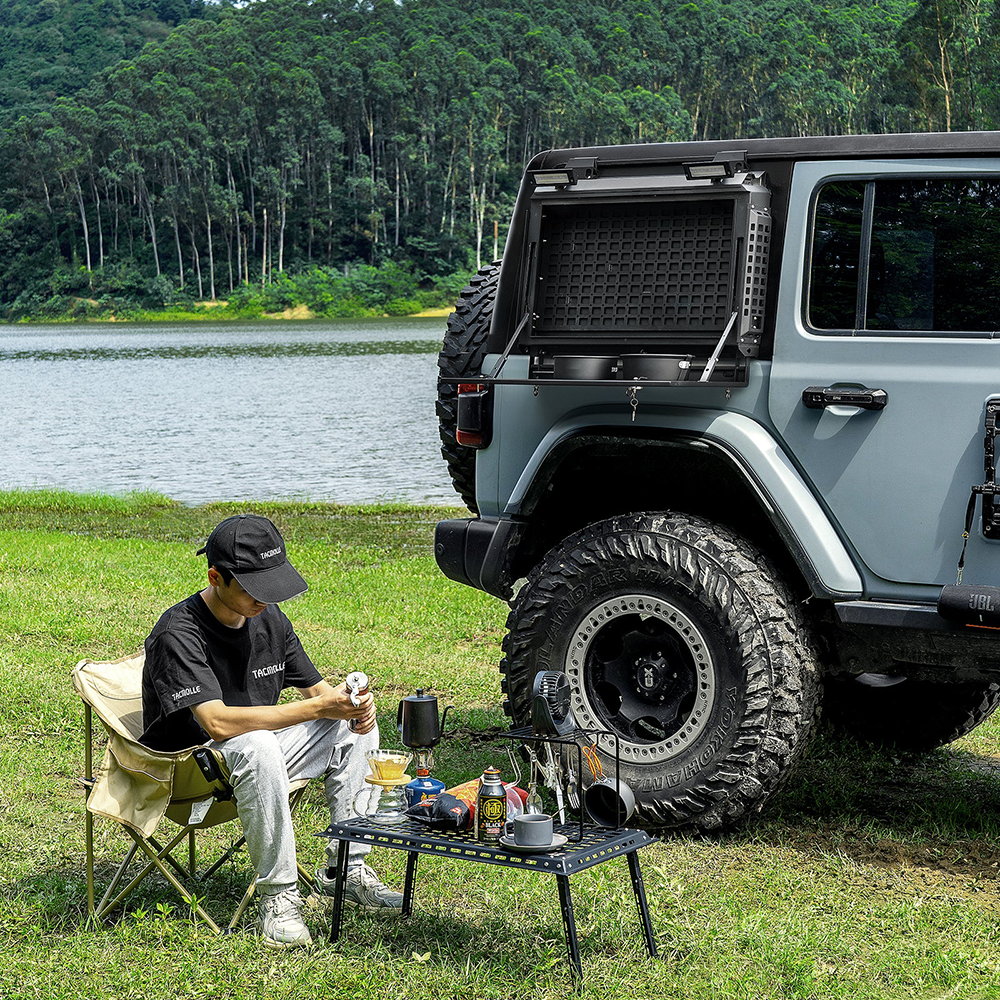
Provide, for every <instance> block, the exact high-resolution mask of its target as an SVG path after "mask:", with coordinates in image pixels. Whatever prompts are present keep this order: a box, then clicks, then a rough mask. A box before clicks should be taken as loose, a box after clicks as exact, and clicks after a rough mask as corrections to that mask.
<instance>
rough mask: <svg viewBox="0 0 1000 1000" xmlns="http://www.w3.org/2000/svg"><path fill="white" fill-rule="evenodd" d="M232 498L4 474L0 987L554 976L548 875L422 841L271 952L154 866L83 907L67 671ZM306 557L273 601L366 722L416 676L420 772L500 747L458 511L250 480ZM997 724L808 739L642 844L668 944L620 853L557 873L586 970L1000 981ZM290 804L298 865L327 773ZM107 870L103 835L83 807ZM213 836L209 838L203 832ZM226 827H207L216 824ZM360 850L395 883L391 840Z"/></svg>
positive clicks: (169, 582)
mask: <svg viewBox="0 0 1000 1000" xmlns="http://www.w3.org/2000/svg"><path fill="white" fill-rule="evenodd" d="M237 509H247V507H246V506H243V507H237V506H235V505H217V506H212V507H201V508H195V509H192V508H186V507H182V506H180V505H176V504H173V503H171V502H170V501H167V500H165V499H163V498H160V497H155V496H141V497H131V498H126V499H110V498H99V497H73V496H68V495H62V494H52V493H8V494H0V580H2V584H0V623H2V625H0V685H2V692H3V704H4V711H3V714H2V717H0V719H2V721H0V725H2V735H3V739H2V742H0V747H2V749H0V851H2V858H3V860H4V869H3V889H2V893H0V942H2V945H0V947H2V951H3V961H2V963H0V998H3V1000H7V998H21V997H37V998H45V1000H49V998H62V997H67V998H68V997H76V996H83V997H103V996H108V997H113V998H133V997H134V998H137V1000H139V998H141V1000H153V998H170V1000H185V998H244V997H245V998H247V1000H250V998H253V1000H258V998H260V997H272V996H273V997H302V998H310V1000H312V998H315V997H318V996H333V997H365V998H366V1000H382V998H385V1000H403V998H406V1000H417V998H425V997H426V998H431V997H435V998H456V1000H457V998H463V1000H464V998H517V1000H521V998H556V997H564V996H567V995H570V994H572V992H573V990H574V982H573V978H572V976H571V974H570V972H569V969H568V967H567V963H566V960H565V942H564V936H563V928H562V922H561V917H560V912H559V905H558V899H557V895H556V891H555V885H554V883H553V880H552V879H551V877H550V876H545V875H538V874H525V873H513V872H507V871H505V870H504V869H495V868H491V867H488V866H478V865H477V866H470V865H463V864H462V863H460V862H455V861H451V860H445V859H439V858H433V859H431V858H425V859H423V860H422V861H421V865H420V880H419V884H418V895H417V899H416V903H415V913H414V916H413V917H412V918H411V919H410V920H408V921H401V920H395V921H392V920H385V919H380V918H377V917H371V916H363V915H359V914H357V913H355V912H354V911H349V912H348V913H347V914H346V917H345V923H344V931H343V935H342V938H341V941H340V942H339V943H338V944H337V945H335V946H331V945H329V944H328V943H327V942H326V940H325V938H326V934H327V931H328V914H327V913H326V911H324V910H322V909H316V910H310V915H309V921H310V923H311V926H312V930H313V936H314V938H316V944H315V945H314V947H313V948H312V949H311V950H310V951H309V952H308V953H301V952H298V953H288V954H276V953H274V952H271V951H267V950H265V949H263V948H262V947H261V946H260V945H259V943H258V942H257V940H256V939H255V938H254V936H253V935H252V934H251V933H249V923H248V925H247V928H246V931H244V932H240V933H237V934H235V935H232V936H228V937H224V938H216V937H213V936H211V935H210V934H208V933H207V932H206V930H205V928H204V927H199V926H197V925H195V924H194V923H193V922H192V921H191V920H190V917H189V915H188V913H187V907H186V905H185V904H184V903H182V902H180V901H179V900H178V899H177V898H176V897H175V896H174V895H173V894H172V892H171V891H170V890H169V888H168V887H167V886H166V884H165V883H163V882H158V881H152V882H149V883H148V884H147V887H146V888H145V889H144V890H142V891H141V893H140V894H139V895H138V896H137V897H134V898H133V901H132V902H130V903H129V904H128V905H127V906H126V907H125V908H124V910H123V911H121V912H119V913H117V914H116V915H115V917H114V919H113V920H112V921H111V922H110V923H109V924H108V925H106V926H104V927H101V928H96V927H93V926H91V924H90V923H89V922H88V918H87V912H86V903H85V885H84V861H83V858H84V850H83V797H82V794H81V792H80V789H79V787H78V785H77V783H76V779H77V778H78V777H79V776H80V775H81V774H82V770H83V755H82V710H81V707H80V704H79V702H78V701H77V699H76V697H75V695H74V694H73V692H72V690H71V687H70V684H69V672H70V670H71V668H72V666H73V664H74V663H75V662H76V660H77V659H79V658H80V657H83V656H89V657H93V658H105V657H112V656H118V655H122V654H124V653H127V652H130V651H132V650H134V649H136V648H138V647H139V646H140V644H141V642H142V639H143V638H144V636H145V635H146V633H147V632H148V631H149V629H150V628H151V626H152V624H153V623H154V621H155V620H156V618H157V616H158V614H159V613H160V611H162V610H163V609H164V608H166V607H167V606H169V605H170V604H172V603H174V602H175V601H177V600H179V599H181V598H183V597H185V596H186V595H187V594H189V593H191V592H193V591H194V590H196V589H198V588H199V587H200V586H201V585H202V583H203V575H204V559H203V558H199V557H196V556H195V555H194V552H195V549H196V548H197V547H198V546H199V545H200V544H201V543H202V542H203V541H204V538H205V536H206V534H207V532H208V530H209V529H210V528H211V527H212V526H213V525H214V524H215V523H216V522H217V521H218V520H220V519H221V518H222V517H224V516H226V515H227V514H229V513H232V512H234V511H236V510H237ZM254 509H256V510H258V511H260V512H263V513H267V514H268V515H269V516H271V517H272V518H273V519H274V520H275V521H276V522H277V523H278V525H279V526H280V527H281V528H282V530H283V531H284V533H285V536H286V538H287V540H288V542H289V545H290V549H291V554H292V557H293V560H294V562H295V563H296V565H297V567H298V568H299V569H300V570H301V571H302V573H303V574H304V575H305V576H306V578H307V579H308V580H309V582H310V585H311V589H310V591H309V593H308V594H306V595H305V596H304V597H302V598H300V599H298V600H296V601H294V602H292V603H290V604H288V605H287V606H286V610H287V612H288V614H289V616H290V617H291V618H292V620H293V621H294V622H295V624H296V626H297V628H298V630H299V632H300V634H301V635H302V638H303V640H304V642H305V644H306V646H307V648H308V649H309V651H310V653H311V654H312V656H313V658H314V659H315V660H316V662H317V664H318V665H319V666H320V667H321V669H323V670H324V671H325V672H327V673H328V675H329V676H330V677H331V678H334V679H337V678H342V677H343V676H344V674H345V673H347V672H348V671H349V670H350V669H352V668H354V667H363V668H365V669H366V670H368V671H369V673H370V674H371V675H372V676H373V677H374V678H375V690H376V694H377V696H378V697H379V698H380V707H381V716H380V724H381V727H382V734H383V745H387V746H398V735H397V733H396V729H395V711H396V704H397V702H398V700H399V698H400V697H402V696H403V695H405V694H409V693H412V691H413V690H414V689H415V688H416V687H417V686H418V684H419V685H420V686H423V687H429V688H431V689H432V690H433V691H434V692H435V693H437V694H438V696H439V698H440V700H441V704H442V706H443V705H445V704H454V705H455V712H454V713H452V716H450V717H449V726H448V728H449V730H450V729H451V728H452V726H451V718H452V717H454V718H455V730H454V732H453V733H452V735H451V736H449V737H448V738H447V739H446V740H445V742H444V743H443V744H442V747H441V750H440V752H439V753H438V754H437V757H438V768H437V773H438V775H439V776H440V777H442V778H443V780H445V781H446V782H448V783H453V782H457V781H459V780H462V779H465V778H468V777H474V776H475V775H477V774H478V773H479V772H480V771H481V770H482V768H483V767H484V766H485V765H486V764H488V763H490V762H493V761H496V762H497V763H498V765H499V766H501V767H502V768H503V769H504V771H505V773H509V770H510V764H509V762H508V761H507V759H506V755H505V753H504V752H503V747H504V743H503V740H502V738H500V737H499V734H500V732H501V731H502V729H503V728H504V727H505V725H506V722H505V719H504V716H503V713H502V711H501V710H500V701H501V695H500V684H499V674H498V672H497V669H496V663H497V661H498V659H499V646H500V641H501V638H502V635H503V622H504V617H505V613H506V608H505V606H504V605H503V604H502V603H501V602H499V601H497V600H495V599H493V598H490V597H487V596H486V595H484V594H481V593H478V592H476V591H472V590H469V589H467V588H463V587H460V586H459V585H457V584H454V583H452V582H451V581H448V580H446V579H444V578H443V577H442V576H441V574H440V573H439V572H438V570H437V568H436V566H435V564H434V560H433V557H432V554H431V538H432V533H433V524H434V522H435V521H436V520H438V519H439V518H440V517H442V516H448V515H449V514H452V513H453V512H448V511H441V510H431V509H428V508H405V507H371V508H358V507H352V508H347V507H335V506H332V505H306V504H264V505H256V506H255V507H254ZM998 738H1000V733H998V729H997V726H996V725H995V724H994V723H992V721H991V722H988V723H987V724H986V725H984V726H983V727H981V728H980V730H978V731H977V732H976V733H974V734H972V736H970V737H968V738H967V739H966V740H964V741H962V742H961V743H960V744H957V745H956V746H954V747H952V748H950V749H949V750H947V751H939V752H937V753H934V754H931V755H927V756H925V757H922V758H914V759H908V758H893V756H892V755H889V754H885V753H873V752H872V751H870V750H868V749H865V748H861V747H858V746H854V745H851V744H846V743H844V742H842V741H836V740H834V739H832V738H831V737H828V736H826V735H823V736H821V738H820V739H819V740H818V741H817V744H816V746H815V748H814V750H813V752H812V753H811V755H810V756H809V757H808V759H807V760H806V761H805V762H804V764H803V766H802V767H801V768H800V769H799V770H798V771H797V772H796V774H795V775H794V776H793V777H792V779H791V780H790V782H789V783H788V784H787V786H786V787H785V789H784V791H783V792H782V794H781V795H780V796H779V797H778V798H777V799H776V800H775V801H774V802H773V803H772V804H771V805H770V807H769V808H768V809H767V810H766V811H765V812H764V813H763V814H762V815H761V816H759V817H757V818H756V819H755V820H754V821H753V822H752V823H750V824H748V825H747V826H746V827H745V828H744V829H743V830H741V831H739V832H736V833H730V834H727V835H725V836H722V837H718V838H714V839H709V838H700V839H692V838H686V837H674V838H671V839H668V840H665V841H662V842H657V843H656V844H654V845H653V846H651V847H649V848H647V849H645V850H643V851H642V852H641V854H640V860H641V862H642V865H643V871H644V874H645V879H646V889H647V894H648V896H649V900H650V906H651V910H652V913H653V923H654V930H655V934H656V938H657V941H658V943H659V946H660V950H661V957H662V960H660V961H654V960H651V959H649V958H648V957H647V956H646V954H645V950H644V947H643V943H642V937H641V934H640V933H639V928H638V920H637V916H636V912H635V904H634V901H633V898H632V891H631V885H630V882H629V878H628V871H627V867H626V865H625V863H624V861H618V860H615V861H611V862H609V863H607V864H604V865H601V866H599V867H598V868H596V869H593V870H591V871H589V872H584V873H580V874H578V875H575V876H573V878H572V880H571V885H572V888H573V897H574V902H575V904H576V917H577V922H578V928H579V933H580V944H581V952H582V957H583V964H584V972H585V980H584V984H583V988H582V991H581V993H582V995H585V996H593V997H602V998H603V997H608V998H612V997H613V998H618V997H621V998H633V997H636V998H659V997H671V998H673V997H677V998H682V997H683V998H685V1000H687V998H719V1000H722V998H725V1000H730V998H754V1000H757V998H761V1000H764V998H792V997H795V998H800V997H801V998H804V997H810V998H812V997H816V998H827V997H830V998H833V997H837V998H845V1000H859V998H883V997H885V998H895V997H920V998H932V997H939V998H945V997H948V998H962V1000H965V998H971V997H997V996H1000V933H998V921H997V918H996V911H997V905H998V902H1000V886H998V879H1000V853H998V851H997V846H998V838H1000V827H998V823H997V815H998V809H1000V763H998V761H997V760H994V759H993V755H996V754H998V749H997V746H998ZM313 791H314V794H313V795H312V796H311V798H310V799H309V800H308V801H307V803H306V805H305V808H304V809H303V810H302V812H301V813H300V818H299V821H298V827H299V830H300V836H299V852H300V858H301V860H302V861H303V863H304V864H306V865H307V866H314V865H316V864H317V863H318V862H319V860H320V857H321V854H322V842H321V841H319V840H317V839H316V838H315V837H313V836H312V834H313V833H314V832H315V831H317V830H319V829H321V828H322V827H323V826H324V825H325V819H324V817H323V812H322V809H321V808H320V801H319V796H318V792H319V789H318V788H317V789H315V790H313ZM97 828H98V846H97V852H98V862H99V875H100V876H105V877H106V875H107V873H108V871H109V869H110V867H111V865H112V863H113V860H114V858H115V857H116V854H117V851H118V850H119V848H120V846H121V839H120V838H119V837H117V836H116V835H115V834H114V832H113V830H112V829H111V828H110V825H109V824H106V823H104V822H101V821H99V822H98V824H97ZM209 839H212V838H209ZM216 839H217V838H216ZM372 860H373V864H374V866H375V867H376V868H377V869H378V870H379V871H380V872H381V873H383V874H384V876H385V879H386V881H388V882H389V883H391V884H396V885H399V886H401V885H402V878H403V856H402V855H401V854H399V853H397V852H386V851H378V850H376V852H375V854H374V855H373V859H372ZM251 876H252V873H251V871H250V868H249V865H248V864H247V862H246V859H245V858H243V859H241V860H240V861H238V862H235V863H233V864H232V865H230V866H228V867H227V868H225V869H224V870H223V872H222V873H221V875H220V877H219V878H218V879H217V881H216V882H215V883H214V884H213V886H212V887H211V888H206V889H205V902H206V905H207V906H208V907H209V909H214V911H215V912H216V913H217V914H221V913H222V912H224V910H225V909H226V907H227V906H228V907H229V908H230V909H231V908H232V906H234V905H235V902H236V900H237V899H238V897H239V895H240V893H241V892H242V890H243V888H245V886H246V884H247V883H248V882H249V880H250V878H251Z"/></svg>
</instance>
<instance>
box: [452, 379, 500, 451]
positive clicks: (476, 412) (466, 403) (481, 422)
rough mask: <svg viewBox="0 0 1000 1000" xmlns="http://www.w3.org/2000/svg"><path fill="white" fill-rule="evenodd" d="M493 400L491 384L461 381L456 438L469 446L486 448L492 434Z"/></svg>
mask: <svg viewBox="0 0 1000 1000" xmlns="http://www.w3.org/2000/svg"><path fill="white" fill-rule="evenodd" d="M491 416H492V402H491V397H490V390H489V386H485V385H481V384H480V383H478V382H460V383H459V385H458V411H457V416H456V420H455V440H456V441H457V442H458V443H459V444H461V445H465V446H466V447H467V448H485V447H487V445H489V443H490V438H491V436H492V419H491Z"/></svg>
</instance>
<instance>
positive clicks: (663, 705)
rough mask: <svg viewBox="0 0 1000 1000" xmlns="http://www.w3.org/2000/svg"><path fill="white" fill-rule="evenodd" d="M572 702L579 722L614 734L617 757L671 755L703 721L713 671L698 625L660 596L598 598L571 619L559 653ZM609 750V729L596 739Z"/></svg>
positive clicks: (611, 747)
mask: <svg viewBox="0 0 1000 1000" xmlns="http://www.w3.org/2000/svg"><path fill="white" fill-rule="evenodd" d="M566 674H567V677H568V678H569V681H570V688H571V693H572V706H573V711H574V713H575V715H576V718H577V721H578V723H579V724H580V726H581V727H583V728H588V727H592V728H594V729H605V730H609V731H611V732H613V733H616V734H617V736H618V750H619V753H620V754H621V757H622V759H623V760H632V761H636V762H645V763H652V762H655V761H659V760H666V759H669V758H670V757H673V756H676V755H677V754H679V753H681V752H682V751H683V750H684V749H685V748H686V747H688V746H689V745H690V744H691V743H692V742H693V741H694V740H696V739H697V738H698V736H699V735H700V734H701V732H702V731H703V730H704V728H705V726H706V725H707V724H708V719H709V716H710V710H711V706H712V704H713V702H714V700H715V670H714V664H713V662H712V656H711V653H710V651H709V647H708V644H707V642H706V641H705V638H704V636H703V635H702V633H701V631H700V630H699V628H698V627H697V626H696V625H695V624H694V622H693V621H692V620H691V619H690V618H689V617H688V616H687V615H686V614H685V613H684V612H683V611H681V610H680V609H679V608H678V607H676V606H675V605H674V604H672V603H670V602H669V601H666V600H663V599H662V598H657V597H651V596H649V595H645V594H626V595H623V596H621V597H616V598H612V599H610V600H607V601H604V602H602V603H601V604H599V605H598V606H597V607H595V608H594V609H592V610H591V612H590V613H589V614H587V615H586V616H585V617H584V619H583V620H582V621H581V622H580V624H579V625H578V626H577V628H576V631H575V633H574V634H573V636H572V638H571V640H570V645H569V651H568V653H567V657H566ZM598 742H599V744H600V745H601V748H602V749H603V750H605V751H606V752H608V753H614V752H615V740H614V739H613V738H611V737H610V736H605V737H601V738H600V739H599V740H598Z"/></svg>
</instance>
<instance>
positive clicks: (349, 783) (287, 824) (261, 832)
mask: <svg viewBox="0 0 1000 1000" xmlns="http://www.w3.org/2000/svg"><path fill="white" fill-rule="evenodd" d="M209 745H210V746H212V747H214V748H215V749H217V750H219V751H221V753H222V756H223V758H224V759H225V761H226V766H227V767H228V768H229V780H230V783H231V784H232V786H233V792H234V794H235V796H236V808H237V811H238V812H239V816H240V822H241V823H242V824H243V833H244V835H245V836H246V839H247V850H248V851H249V852H250V860H251V861H252V862H253V865H254V867H255V868H256V869H257V875H258V878H257V887H258V889H259V890H260V891H261V892H277V891H279V890H281V889H285V888H288V887H289V886H293V885H295V884H296V883H297V882H298V870H297V868H296V863H295V860H296V858H295V833H294V831H293V830H292V816H291V810H290V809H289V807H288V788H289V783H290V782H292V781H295V780H297V779H298V778H323V779H324V783H325V788H326V800H327V802H328V804H329V806H330V818H331V819H332V820H341V819H346V818H347V817H348V816H353V815H355V814H356V813H358V812H361V813H362V814H363V813H365V812H367V811H368V802H367V797H363V798H362V800H361V801H360V802H359V803H358V805H359V806H360V807H361V808H360V809H355V808H354V797H355V796H356V795H357V794H358V792H360V791H362V790H365V791H366V792H368V791H369V790H374V786H372V785H370V784H368V783H367V782H366V781H365V775H366V774H368V763H367V761H366V760H365V752H366V751H367V750H371V749H375V748H377V747H378V727H377V726H376V727H375V729H373V730H372V731H371V732H370V733H366V734H365V735H364V736H358V735H356V734H355V733H352V732H351V731H350V730H349V729H348V728H347V723H346V722H341V721H334V720H332V719H317V720H314V721H312V722H303V723H301V724H300V725H297V726H289V727H288V728H287V729H279V730H278V731H277V732H267V731H264V730H255V731H254V732H250V733H243V734H242V735H241V736H233V737H232V738H231V739H228V740H222V741H221V742H219V741H213V742H212V743H211V744H209ZM376 801H377V800H376ZM369 850H370V848H368V847H365V846H363V845H360V844H351V847H350V860H349V861H348V865H349V866H350V865H357V864H361V861H362V859H363V857H364V855H365V854H367V853H368V851H369ZM336 851H337V842H336V841H332V840H331V841H327V863H328V865H330V866H332V865H334V864H335V862H336Z"/></svg>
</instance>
